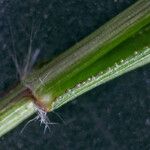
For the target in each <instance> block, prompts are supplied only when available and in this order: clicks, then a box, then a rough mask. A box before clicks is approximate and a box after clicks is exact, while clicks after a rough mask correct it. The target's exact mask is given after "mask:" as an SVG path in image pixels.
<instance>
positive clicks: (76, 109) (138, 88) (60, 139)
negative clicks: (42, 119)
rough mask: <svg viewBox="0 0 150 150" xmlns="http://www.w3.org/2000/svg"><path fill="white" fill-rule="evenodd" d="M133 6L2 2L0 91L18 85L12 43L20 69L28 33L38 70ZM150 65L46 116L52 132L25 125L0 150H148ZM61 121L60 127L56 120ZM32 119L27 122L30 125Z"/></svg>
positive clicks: (108, 1) (89, 1) (58, 0)
mask: <svg viewBox="0 0 150 150" xmlns="http://www.w3.org/2000/svg"><path fill="white" fill-rule="evenodd" d="M134 2H135V0H117V1H116V2H115V1H113V0H45V1H42V0H24V1H23V0H1V1H0V91H1V92H5V91H6V89H8V87H11V86H12V85H13V84H14V83H15V82H17V81H18V80H19V79H18V75H17V71H16V70H15V67H14V64H13V63H12V60H11V58H10V55H9V54H10V53H11V52H12V49H13V48H12V39H11V37H10V31H9V29H10V27H11V29H12V31H13V41H14V45H15V48H14V49H15V51H16V53H17V57H18V60H19V63H20V64H21V65H22V63H23V62H22V60H23V59H24V57H25V55H26V53H27V49H28V44H29V39H30V31H31V28H33V29H34V32H36V36H35V39H34V41H33V43H32V49H33V51H34V50H36V49H40V50H41V52H40V56H39V57H38V60H37V64H40V63H42V62H43V61H47V60H48V59H53V58H54V57H55V56H56V55H58V54H60V53H61V52H63V51H64V50H65V49H67V48H69V47H70V46H72V45H73V44H75V43H76V42H77V41H79V40H80V39H82V38H83V37H85V36H86V35H88V34H89V33H91V32H92V31H94V30H95V29H97V28H98V27H99V26H100V25H103V24H104V23H105V22H106V21H108V20H110V19H111V18H112V17H113V16H115V15H117V14H118V13H119V12H121V11H122V10H124V9H125V8H127V7H128V6H130V5H131V4H133V3H134ZM149 85H150V65H147V66H144V67H142V68H139V69H137V70H135V71H132V72H130V73H127V74H125V75H123V76H121V77H119V78H117V79H115V80H113V81H110V82H109V83H106V84H104V85H101V86H99V87H97V88H95V89H93V90H91V91H90V92H88V93H85V94H84V95H82V96H80V97H78V98H76V100H74V101H72V102H70V103H68V104H66V105H64V106H63V107H62V108H60V109H58V110H56V111H55V113H54V112H53V113H49V118H50V120H51V121H52V122H58V124H56V125H51V126H50V129H51V131H47V132H46V133H45V134H44V126H40V124H39V122H38V121H37V122H32V123H30V124H29V125H28V126H27V127H26V128H25V130H24V132H23V133H22V134H21V133H20V131H21V129H22V128H23V127H24V125H25V124H26V123H27V121H28V120H26V121H24V122H23V123H22V124H21V125H19V126H18V127H17V128H15V129H14V130H12V131H11V132H9V133H8V134H6V135H5V136H3V137H1V138H0V150H19V149H21V150H80V149H81V150H150V86H149ZM56 113H57V115H60V116H61V117H62V118H63V121H62V120H61V119H60V118H59V117H58V116H57V115H56ZM33 117H34V116H32V117H31V118H29V120H30V119H32V118H33Z"/></svg>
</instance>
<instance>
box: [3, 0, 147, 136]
mask: <svg viewBox="0 0 150 150" xmlns="http://www.w3.org/2000/svg"><path fill="white" fill-rule="evenodd" d="M149 62H150V1H149V0H139V1H138V2H137V3H135V4H134V5H133V6H131V7H130V8H128V9H127V10H126V11H124V12H123V13H121V14H119V15H118V16H116V17H115V18H114V19H112V20H111V21H109V22H108V23H106V24H105V25H104V26H102V27H100V28H99V29H97V30H96V31H95V32H94V33H92V34H91V35H89V36H88V37H86V38H85V39H84V40H82V41H81V42H79V43H77V44H76V45H75V46H73V47H72V48H70V49H69V50H68V51H66V52H65V53H64V54H62V55H60V56H59V57H58V58H56V59H55V60H54V61H52V62H50V63H49V64H47V65H45V66H43V67H42V68H41V69H39V70H35V71H33V73H31V74H30V75H29V76H28V77H27V78H26V79H25V80H24V81H22V83H21V85H19V86H18V87H17V88H16V89H14V90H13V91H11V92H10V93H9V95H8V96H7V97H5V98H4V99H2V100H1V101H0V106H1V107H0V135H3V134H5V133H7V132H8V131H9V130H11V129H12V128H14V127H15V126H17V125H18V124H19V123H20V122H21V121H23V120H24V119H26V118H27V117H28V116H30V115H31V114H33V113H34V112H35V110H34V105H33V102H32V101H31V98H30V99H29V98H24V97H23V96H21V92H22V91H24V90H25V89H26V88H29V89H30V90H31V91H32V94H33V95H34V96H35V97H36V99H37V100H38V101H40V102H41V103H42V104H43V105H44V106H45V107H46V108H47V109H48V110H49V111H51V110H54V109H56V108H59V107H60V106H62V105H63V104H65V103H66V102H69V101H71V100H72V99H74V98H75V97H77V96H79V95H81V94H82V93H85V92H86V91H88V90H90V89H92V88H94V87H96V86H98V85H100V84H103V83H105V82H107V81H109V80H111V79H113V78H115V77H117V76H120V75H122V74H124V73H126V72H128V71H130V70H133V69H135V68H137V67H140V66H142V65H144V64H147V63H149ZM18 95H19V96H18ZM16 96H17V100H15V101H11V100H12V99H15V98H16ZM6 125H7V127H6V128H5V126H6Z"/></svg>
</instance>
